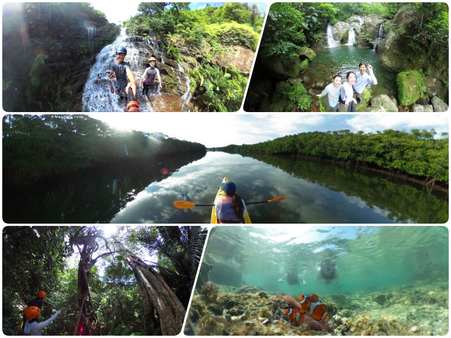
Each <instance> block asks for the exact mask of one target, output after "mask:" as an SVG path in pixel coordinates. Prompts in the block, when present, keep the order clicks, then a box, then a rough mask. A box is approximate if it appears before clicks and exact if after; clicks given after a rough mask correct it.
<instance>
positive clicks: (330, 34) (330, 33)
mask: <svg viewBox="0 0 451 338" xmlns="http://www.w3.org/2000/svg"><path fill="white" fill-rule="evenodd" d="M326 32H327V47H329V48H332V47H337V46H338V45H340V43H339V41H338V40H336V39H335V37H334V35H336V34H337V29H336V28H335V27H334V26H332V25H331V24H327V31H326Z"/></svg>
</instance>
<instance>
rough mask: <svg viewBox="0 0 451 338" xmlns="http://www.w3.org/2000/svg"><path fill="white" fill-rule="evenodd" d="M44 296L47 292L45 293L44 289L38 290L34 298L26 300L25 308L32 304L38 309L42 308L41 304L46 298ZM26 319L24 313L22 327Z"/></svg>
mask: <svg viewBox="0 0 451 338" xmlns="http://www.w3.org/2000/svg"><path fill="white" fill-rule="evenodd" d="M46 298H47V294H46V293H45V292H44V291H38V294H37V295H36V298H35V299H33V300H32V301H30V302H28V304H27V309H28V308H29V307H32V306H34V307H37V308H39V310H41V309H42V304H44V303H45V299H46ZM26 320H27V319H26V316H25V314H24V316H23V323H22V328H23V327H24V325H25V321H26Z"/></svg>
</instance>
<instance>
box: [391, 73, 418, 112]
mask: <svg viewBox="0 0 451 338" xmlns="http://www.w3.org/2000/svg"><path fill="white" fill-rule="evenodd" d="M396 83H397V85H398V99H399V104H400V105H402V106H408V105H411V104H413V103H415V102H416V101H417V100H418V99H419V98H420V96H421V92H422V88H421V86H422V83H423V80H422V75H421V74H420V72H418V71H416V70H410V71H407V72H401V73H399V74H398V75H397V76H396Z"/></svg>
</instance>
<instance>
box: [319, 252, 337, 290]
mask: <svg viewBox="0 0 451 338" xmlns="http://www.w3.org/2000/svg"><path fill="white" fill-rule="evenodd" d="M337 278H338V273H337V270H336V267H335V263H334V262H333V261H332V259H330V258H327V259H325V260H323V261H322V262H321V266H320V269H319V271H318V273H317V275H316V280H317V281H318V282H320V283H324V284H326V285H328V284H331V283H332V280H334V279H337Z"/></svg>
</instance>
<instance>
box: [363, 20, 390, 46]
mask: <svg viewBox="0 0 451 338" xmlns="http://www.w3.org/2000/svg"><path fill="white" fill-rule="evenodd" d="M385 21H387V19H386V18H385V17H384V16H382V15H376V14H371V15H369V16H367V17H365V22H364V23H363V25H362V26H361V27H360V34H359V36H358V38H357V45H358V46H359V47H370V43H369V42H368V39H370V40H371V41H373V40H375V39H376V38H377V36H378V35H379V26H380V24H381V23H382V22H385Z"/></svg>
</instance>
